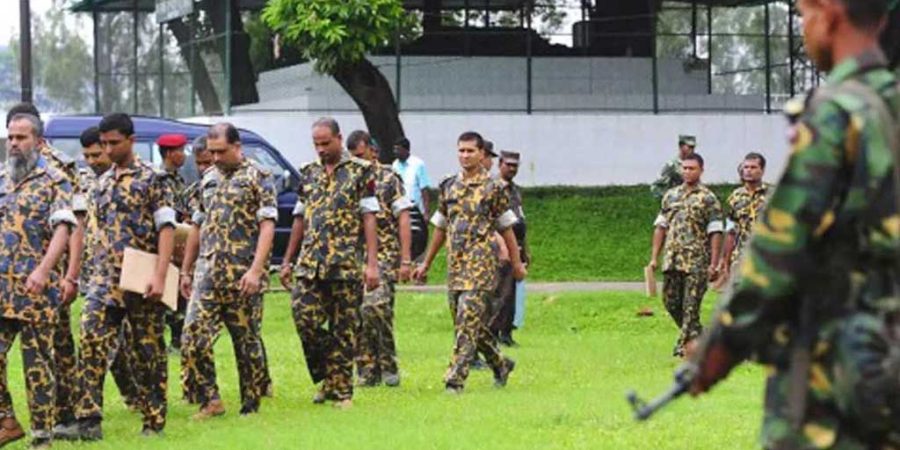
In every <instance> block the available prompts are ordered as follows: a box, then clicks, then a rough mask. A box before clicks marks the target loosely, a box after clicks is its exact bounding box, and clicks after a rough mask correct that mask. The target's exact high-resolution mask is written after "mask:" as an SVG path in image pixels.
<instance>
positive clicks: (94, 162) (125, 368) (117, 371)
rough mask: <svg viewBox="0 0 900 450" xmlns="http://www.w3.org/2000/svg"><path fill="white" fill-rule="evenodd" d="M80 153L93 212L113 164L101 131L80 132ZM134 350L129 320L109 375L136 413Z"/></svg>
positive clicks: (63, 434)
mask: <svg viewBox="0 0 900 450" xmlns="http://www.w3.org/2000/svg"><path fill="white" fill-rule="evenodd" d="M80 140H81V154H82V156H83V157H84V161H85V162H86V163H87V165H88V167H85V168H83V169H81V170H80V175H81V189H82V191H83V192H84V196H85V198H86V202H87V203H88V209H90V206H89V203H90V199H91V198H93V192H94V189H95V188H96V186H97V179H98V178H99V177H100V175H103V173H104V172H106V171H107V170H109V168H110V167H112V161H110V159H109V156H107V155H106V153H105V152H104V151H103V148H101V147H100V129H99V128H97V127H90V128H87V129H86V130H84V131H83V132H82V133H81V138H80ZM96 221H97V217H96V216H87V217H85V227H84V228H85V234H84V238H83V240H84V242H91V237H90V230H91V229H96V228H97V224H96ZM92 253H93V252H92V250H91V247H90V246H84V250H83V252H82V254H83V258H82V261H91V255H92ZM92 267H93V266H92V265H91V264H89V263H86V264H82V265H81V272H80V278H79V279H80V281H81V286H82V288H85V287H87V285H88V282H89V281H90V276H91V269H92ZM130 348H131V326H129V325H128V320H127V319H123V320H122V325H121V327H120V330H119V337H118V339H117V342H116V348H115V350H114V351H113V352H112V355H110V364H109V372H110V373H111V374H112V376H113V380H115V382H116V387H118V388H119V394H120V395H121V396H122V400H123V401H124V402H125V405H126V407H128V409H129V410H134V411H136V410H137V408H138V400H137V396H138V394H137V385H136V384H135V381H134V373H133V372H132V370H131V368H132V366H133V365H134V363H133V362H132V359H133V358H131V355H132V353H131V352H130V351H128V350H127V349H130ZM72 383H75V380H74V379H73V380H72ZM76 402H77V397H76V398H74V399H73V400H72V402H71V404H72V406H71V408H73V409H74V407H75V403H76ZM57 428H60V430H58V431H57V432H56V433H55V435H54V437H55V438H57V439H59V438H63V439H67V438H71V437H72V436H73V433H77V431H78V430H77V427H76V429H75V430H70V429H68V428H63V427H60V426H59V425H57Z"/></svg>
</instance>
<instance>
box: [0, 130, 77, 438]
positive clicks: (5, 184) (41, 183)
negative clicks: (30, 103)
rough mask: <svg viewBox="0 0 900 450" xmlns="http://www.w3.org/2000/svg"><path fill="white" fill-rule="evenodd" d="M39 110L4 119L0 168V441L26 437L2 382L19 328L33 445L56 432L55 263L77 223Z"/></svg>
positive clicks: (69, 192)
mask: <svg viewBox="0 0 900 450" xmlns="http://www.w3.org/2000/svg"><path fill="white" fill-rule="evenodd" d="M42 128H43V125H42V124H41V122H40V119H39V118H38V117H37V116H34V115H31V114H22V113H17V114H14V115H13V116H12V117H11V119H10V120H9V121H8V126H7V132H8V139H7V142H6V149H7V153H8V155H9V156H8V165H7V166H6V167H5V169H4V170H3V171H2V172H0V237H2V242H3V245H2V246H0V273H2V274H3V275H2V276H0V314H2V317H0V372H2V374H3V376H2V377H0V446H3V445H6V444H8V443H10V442H12V441H15V440H17V439H20V438H22V437H24V432H23V431H22V429H21V427H20V426H19V424H18V422H17V421H16V419H15V415H14V413H13V405H12V398H11V397H10V395H9V389H8V386H7V380H6V376H5V375H6V373H7V364H8V359H7V354H8V352H9V350H10V348H11V347H12V344H13V342H14V341H15V338H16V335H17V334H21V336H22V341H21V347H22V361H23V364H24V366H25V375H26V376H25V387H26V389H27V393H28V408H29V410H30V412H31V430H32V437H33V438H34V441H33V442H32V446H33V447H44V446H47V445H48V444H49V443H50V441H52V438H53V435H52V434H53V424H54V419H55V417H54V416H55V413H56V402H55V398H56V379H57V374H56V371H55V362H54V361H53V357H54V356H53V354H54V348H53V346H54V344H55V343H54V339H53V336H54V334H55V331H56V328H57V327H58V325H57V321H58V320H59V315H60V304H61V303H62V298H61V296H62V292H61V290H60V278H61V273H60V270H59V269H60V266H59V265H58V262H59V260H60V258H61V257H62V255H63V252H64V251H65V250H66V247H67V246H68V240H69V234H70V231H71V230H72V229H74V228H75V226H76V225H77V220H76V218H75V214H74V213H73V212H72V209H71V204H72V195H73V190H72V185H71V183H70V182H69V180H68V177H67V176H66V175H65V174H64V173H62V172H60V171H58V170H56V169H55V168H53V167H52V166H51V165H50V163H49V162H47V160H46V159H45V158H44V157H43V156H42V155H41V152H40V150H39V148H38V147H39V145H40V142H41V140H42V133H43V132H42Z"/></svg>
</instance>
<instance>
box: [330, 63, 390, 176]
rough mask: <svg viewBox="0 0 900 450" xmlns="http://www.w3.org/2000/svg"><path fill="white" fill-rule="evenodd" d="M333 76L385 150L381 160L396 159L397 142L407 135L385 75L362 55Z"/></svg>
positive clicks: (343, 66)
mask: <svg viewBox="0 0 900 450" xmlns="http://www.w3.org/2000/svg"><path fill="white" fill-rule="evenodd" d="M332 76H333V77H334V79H335V81H337V82H338V84H340V85H341V87H342V88H344V91H345V92H346V93H347V94H348V95H350V97H351V98H353V101H354V102H356V105H357V106H358V107H359V110H360V111H361V112H362V114H363V118H364V119H365V120H366V127H368V128H369V133H370V134H371V135H372V137H374V138H375V140H376V141H377V142H378V145H379V147H380V148H381V150H382V151H381V153H380V154H379V156H378V159H379V160H381V162H384V163H389V162H391V161H393V160H394V152H393V148H394V143H395V142H397V140H398V139H400V138H401V137H403V136H404V134H403V124H401V123H400V112H399V110H398V109H397V102H395V101H394V93H393V92H392V91H391V85H390V84H388V81H387V79H386V78H385V77H384V74H382V73H381V71H380V70H378V68H377V67H375V65H374V64H372V63H371V62H370V61H369V60H368V59H365V58H363V59H362V60H360V61H359V62H357V63H355V64H347V65H342V66H339V67H338V69H337V70H336V71H335V73H334V74H333V75H332Z"/></svg>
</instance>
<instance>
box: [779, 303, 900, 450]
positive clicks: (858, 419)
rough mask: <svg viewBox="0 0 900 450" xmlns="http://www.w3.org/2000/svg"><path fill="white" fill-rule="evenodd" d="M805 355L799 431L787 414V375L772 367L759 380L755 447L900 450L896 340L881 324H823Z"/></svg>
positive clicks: (865, 320) (860, 318) (862, 317)
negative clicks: (760, 411) (761, 397)
mask: <svg viewBox="0 0 900 450" xmlns="http://www.w3.org/2000/svg"><path fill="white" fill-rule="evenodd" d="M815 348H816V351H815V352H814V353H813V355H812V360H813V361H812V365H811V367H810V371H809V381H808V383H807V392H806V409H805V414H804V416H803V418H802V424H801V426H800V427H795V426H793V425H792V423H791V419H790V417H791V416H790V415H789V411H790V410H791V409H790V408H791V406H792V405H790V401H789V398H790V388H789V386H790V382H791V372H790V369H789V367H788V366H775V367H772V368H771V369H772V370H770V373H771V375H769V377H768V379H767V381H766V397H765V417H764V421H763V428H762V443H763V445H764V446H765V448H768V449H774V450H782V449H835V450H865V449H900V366H898V363H900V361H898V360H896V359H898V358H900V355H898V354H896V353H895V354H894V355H893V356H894V358H895V360H894V361H893V363H892V364H891V363H889V362H888V361H887V360H886V359H885V355H886V354H887V353H888V351H890V349H894V352H896V351H897V350H900V336H896V337H894V338H893V339H891V338H890V337H888V333H887V332H886V329H885V327H884V322H883V321H882V319H881V318H879V317H876V316H874V315H870V314H866V313H857V314H854V315H852V316H850V317H849V318H846V319H839V320H837V321H834V322H832V323H831V324H827V325H826V326H825V327H823V330H822V331H821V332H820V334H819V342H818V343H817V345H815Z"/></svg>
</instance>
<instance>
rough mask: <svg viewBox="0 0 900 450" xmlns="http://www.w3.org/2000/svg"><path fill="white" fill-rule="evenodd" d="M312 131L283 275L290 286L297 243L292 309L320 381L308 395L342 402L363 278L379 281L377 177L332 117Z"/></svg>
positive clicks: (347, 400) (372, 285)
mask: <svg viewBox="0 0 900 450" xmlns="http://www.w3.org/2000/svg"><path fill="white" fill-rule="evenodd" d="M312 135H313V144H314V145H315V148H316V152H317V153H318V155H319V159H318V160H316V161H315V162H312V163H309V164H307V165H305V166H303V167H302V168H301V169H300V192H299V198H298V200H297V206H296V207H295V208H294V225H293V229H292V230H291V239H290V242H288V248H287V252H286V253H285V257H284V263H283V266H282V268H281V282H282V284H284V285H285V286H290V284H291V274H292V269H293V267H292V264H291V261H293V258H294V256H295V255H296V254H297V250H298V249H299V250H300V256H299V258H298V259H297V267H296V270H295V271H293V272H294V275H295V277H296V286H295V287H294V290H293V295H292V299H291V309H292V310H293V313H294V324H295V325H296V327H297V333H298V334H299V335H300V340H301V341H302V343H303V353H304V355H305V357H306V365H307V368H308V369H309V373H310V376H311V377H312V380H313V382H314V383H318V382H320V381H321V382H322V386H321V389H320V390H319V392H318V393H317V394H316V395H315V397H314V398H313V402H315V403H323V402H324V401H325V400H333V401H335V406H337V407H340V408H347V407H350V406H352V405H353V401H352V397H353V354H354V351H355V346H356V329H357V327H358V322H359V307H360V304H361V303H362V293H363V288H362V284H361V281H363V280H364V281H365V286H366V289H368V290H375V289H376V288H377V287H378V243H377V239H378V236H377V232H376V220H375V213H376V212H378V199H377V198H375V186H376V178H375V172H374V170H373V167H372V164H370V163H369V162H368V161H363V160H361V159H357V158H354V157H353V156H351V155H350V153H348V152H347V151H346V150H344V148H343V142H342V138H341V131H340V127H339V126H338V124H337V122H336V121H335V120H334V119H331V118H323V119H319V120H318V121H316V122H315V123H314V124H313V127H312ZM361 230H362V231H363V233H364V235H365V246H363V243H362V242H361V240H360V231H361ZM301 243H302V246H301ZM364 256H365V261H366V263H365V270H361V268H362V267H363V264H362V261H363V257H364ZM326 327H327V328H326Z"/></svg>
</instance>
